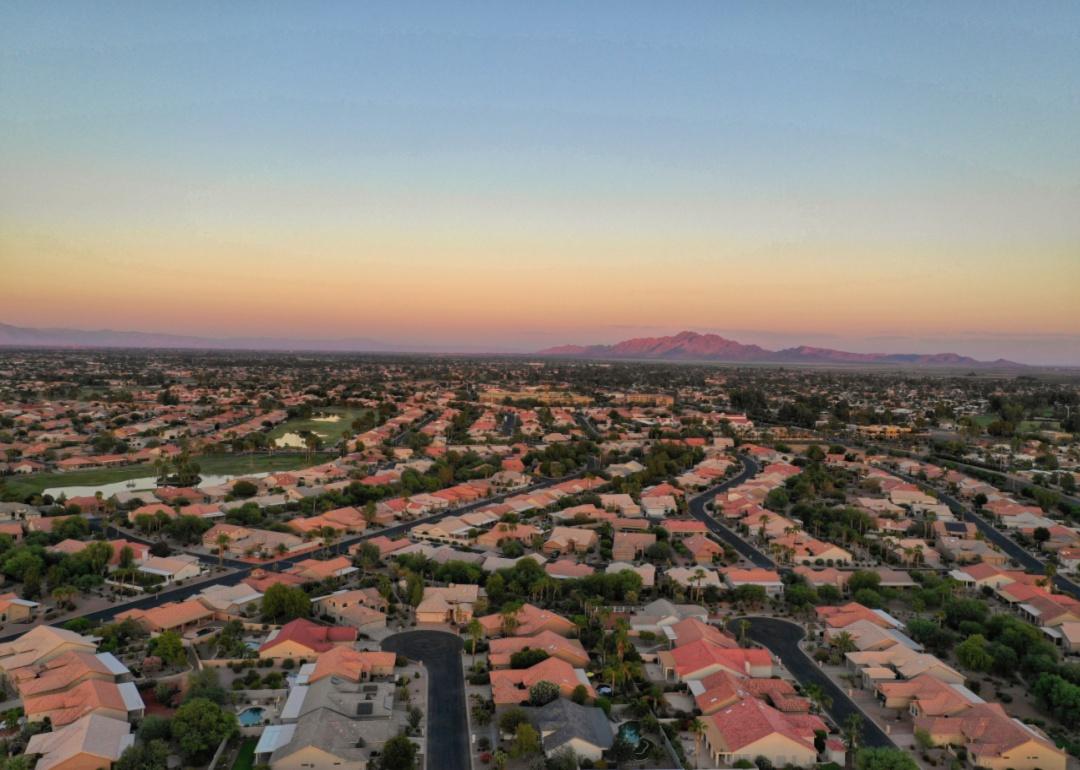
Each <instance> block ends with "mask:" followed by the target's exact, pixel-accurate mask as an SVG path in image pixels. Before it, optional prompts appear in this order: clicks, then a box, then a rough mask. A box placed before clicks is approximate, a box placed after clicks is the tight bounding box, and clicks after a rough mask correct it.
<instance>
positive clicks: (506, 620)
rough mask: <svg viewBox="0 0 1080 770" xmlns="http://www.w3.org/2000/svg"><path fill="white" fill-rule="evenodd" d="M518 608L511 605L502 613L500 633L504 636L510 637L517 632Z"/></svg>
mask: <svg viewBox="0 0 1080 770" xmlns="http://www.w3.org/2000/svg"><path fill="white" fill-rule="evenodd" d="M518 609H519V608H518V607H515V606H513V605H511V606H510V607H507V608H506V609H504V610H503V611H502V632H503V635H504V636H511V635H512V634H513V633H514V631H516V630H517V627H518V625H519V622H518Z"/></svg>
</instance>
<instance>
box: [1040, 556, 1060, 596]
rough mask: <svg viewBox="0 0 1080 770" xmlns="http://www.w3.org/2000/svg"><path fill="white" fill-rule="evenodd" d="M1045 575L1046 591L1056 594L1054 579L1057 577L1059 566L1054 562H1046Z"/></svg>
mask: <svg viewBox="0 0 1080 770" xmlns="http://www.w3.org/2000/svg"><path fill="white" fill-rule="evenodd" d="M1043 574H1045V575H1046V590H1048V591H1049V592H1050V593H1054V578H1055V577H1056V576H1057V565H1056V564H1054V562H1052V561H1048V562H1046V567H1045V569H1044V570H1043Z"/></svg>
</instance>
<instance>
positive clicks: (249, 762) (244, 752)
mask: <svg viewBox="0 0 1080 770" xmlns="http://www.w3.org/2000/svg"><path fill="white" fill-rule="evenodd" d="M258 743H259V742H258V741H257V740H256V739H255V738H248V739H246V740H245V741H244V742H243V743H241V744H240V753H239V754H237V755H236V761H235V762H233V766H232V770H251V768H252V767H253V766H254V764H255V747H256V746H257V745H258Z"/></svg>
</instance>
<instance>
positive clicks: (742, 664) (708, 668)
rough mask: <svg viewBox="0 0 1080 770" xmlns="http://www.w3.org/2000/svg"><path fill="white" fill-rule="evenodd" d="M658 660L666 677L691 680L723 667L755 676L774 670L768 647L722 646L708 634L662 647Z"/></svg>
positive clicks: (767, 675) (671, 679) (733, 671)
mask: <svg viewBox="0 0 1080 770" xmlns="http://www.w3.org/2000/svg"><path fill="white" fill-rule="evenodd" d="M657 660H658V662H659V663H660V667H661V669H662V670H663V672H664V679H665V681H674V682H688V681H690V680H692V679H703V678H704V677H706V676H708V675H709V674H712V673H715V672H717V671H721V670H727V671H730V672H732V673H734V674H738V675H740V676H751V677H770V676H772V674H773V660H772V656H771V655H770V654H769V651H768V650H763V649H760V648H754V649H744V648H741V647H735V648H731V647H721V646H719V645H716V644H713V643H712V642H710V641H709V640H707V639H704V638H703V639H698V640H697V641H694V642H690V643H689V644H683V645H680V646H679V647H676V648H674V649H672V650H661V651H660V652H659V653H658V654H657Z"/></svg>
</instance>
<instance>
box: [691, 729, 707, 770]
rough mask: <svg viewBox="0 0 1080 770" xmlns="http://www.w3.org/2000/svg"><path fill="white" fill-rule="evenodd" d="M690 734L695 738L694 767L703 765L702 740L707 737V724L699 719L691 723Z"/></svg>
mask: <svg viewBox="0 0 1080 770" xmlns="http://www.w3.org/2000/svg"><path fill="white" fill-rule="evenodd" d="M690 733H691V735H693V736H694V767H699V766H700V765H701V740H702V738H704V737H705V723H704V722H703V721H701V720H700V719H698V718H696V717H695V718H694V720H693V721H691V722H690Z"/></svg>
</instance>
